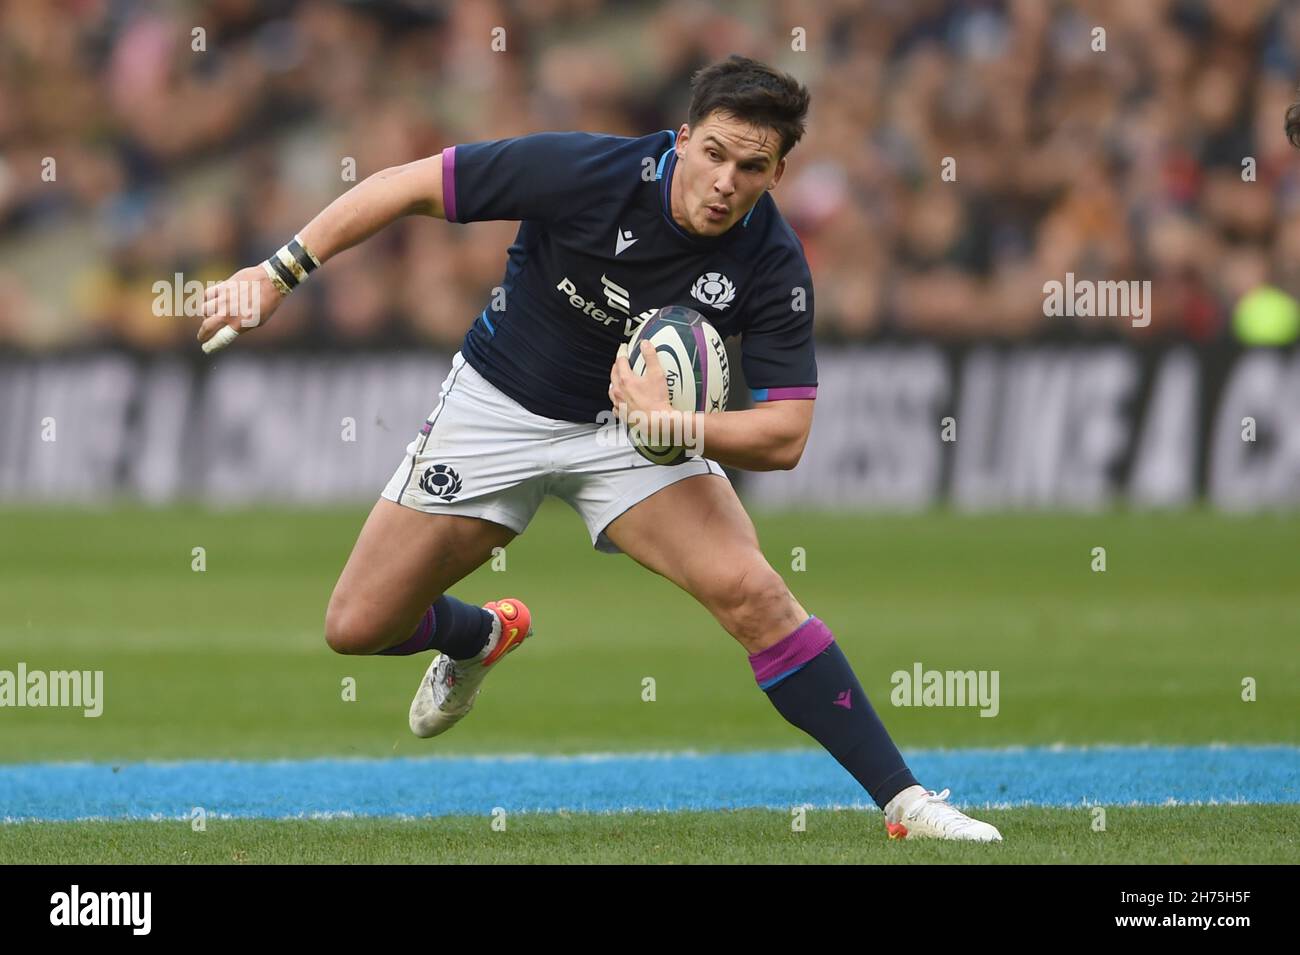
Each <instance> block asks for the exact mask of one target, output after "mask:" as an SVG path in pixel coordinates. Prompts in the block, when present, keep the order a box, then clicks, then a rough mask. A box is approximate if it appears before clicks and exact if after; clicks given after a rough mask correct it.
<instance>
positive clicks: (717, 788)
mask: <svg viewBox="0 0 1300 955" xmlns="http://www.w3.org/2000/svg"><path fill="white" fill-rule="evenodd" d="M908 763H909V765H911V767H912V769H913V771H914V772H915V773H916V775H917V777H918V778H919V779H920V780H921V782H922V783H923V784H925V785H927V786H930V787H932V788H935V789H942V788H944V787H948V788H950V789H951V790H952V796H951V797H950V798H951V801H952V802H953V803H954V804H955V805H958V806H965V807H983V808H989V807H1003V806H1018V805H1035V806H1086V805H1105V806H1119V805H1134V804H1140V805H1153V806H1158V805H1172V804H1188V803H1241V802H1246V803H1300V747H1296V746H1281V745H1269V746H1227V745H1212V746H1187V747H1182V746H1180V747H1169V746H1146V747H1130V746H1097V747H1064V746H1055V747H1026V748H1020V747H1017V748H1011V749H985V750H927V751H918V752H914V753H910V754H909V755H908ZM795 805H806V806H810V807H815V808H831V807H860V808H874V804H873V803H872V802H871V800H870V798H869V797H868V796H867V794H866V793H865V792H864V791H863V790H862V789H861V788H859V787H858V785H857V783H855V782H854V781H853V779H852V778H851V777H850V776H849V775H848V773H846V772H845V771H844V770H843V769H842V768H841V767H840V766H839V764H838V763H836V762H835V761H834V760H833V759H832V758H831V757H830V756H828V755H826V754H825V753H824V752H821V751H819V750H789V751H783V752H744V753H712V754H701V753H691V752H674V753H640V754H637V753H619V754H592V755H585V756H567V757H566V756H534V755H527V756H490V757H489V756H481V757H429V758H420V759H309V760H284V761H274V762H239V761H192V762H171V763H163V762H145V763H130V764H124V765H121V766H119V767H117V768H114V767H113V766H111V765H107V764H101V763H31V764H16V765H0V820H3V821H6V822H19V821H30V820H42V819H43V820H74V819H179V818H187V817H188V816H189V813H190V811H191V809H192V808H193V807H195V806H201V807H203V809H204V810H205V811H206V812H207V813H208V814H209V815H212V816H216V817H218V818H272V819H280V818H302V817H319V816H323V817H331V816H412V817H425V816H444V815H451V814H460V813H469V814H485V813H489V812H491V811H492V809H493V808H494V807H497V806H500V807H503V808H505V809H506V810H507V811H509V812H556V811H560V810H566V811H569V812H619V811H625V810H684V809H741V808H748V807H768V808H782V809H788V808H789V807H791V806H795Z"/></svg>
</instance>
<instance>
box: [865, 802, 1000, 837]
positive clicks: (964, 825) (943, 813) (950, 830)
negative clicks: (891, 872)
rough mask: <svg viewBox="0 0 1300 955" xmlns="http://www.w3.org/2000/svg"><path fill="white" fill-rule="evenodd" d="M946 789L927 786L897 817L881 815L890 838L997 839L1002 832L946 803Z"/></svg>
mask: <svg viewBox="0 0 1300 955" xmlns="http://www.w3.org/2000/svg"><path fill="white" fill-rule="evenodd" d="M947 799H948V790H947V789H945V790H944V791H943V792H941V793H936V792H934V791H933V790H929V789H927V790H926V791H925V792H924V793H923V794H922V795H920V796H918V797H916V799H914V800H913V801H912V802H911V804H910V805H908V807H907V809H905V810H903V812H901V813H899V816H898V819H896V820H894V821H892V822H891V821H890V820H889V818H888V817H886V818H885V831H886V832H887V833H889V838H891V839H963V840H967V841H970V842H1001V841H1002V833H1000V832H998V831H997V829H996V828H994V827H993V826H990V825H989V824H988V823H987V822H980V821H979V820H978V819H972V818H971V817H970V816H968V815H966V814H965V813H964V812H961V811H960V810H958V809H954V808H953V807H952V806H950V805H948V802H947Z"/></svg>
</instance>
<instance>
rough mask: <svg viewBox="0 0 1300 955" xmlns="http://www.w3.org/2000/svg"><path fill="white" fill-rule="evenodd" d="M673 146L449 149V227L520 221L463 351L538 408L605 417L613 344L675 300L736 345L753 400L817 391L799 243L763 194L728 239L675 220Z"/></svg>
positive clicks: (625, 140) (643, 141)
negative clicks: (497, 285)
mask: <svg viewBox="0 0 1300 955" xmlns="http://www.w3.org/2000/svg"><path fill="white" fill-rule="evenodd" d="M676 139H677V134H676V132H675V131H673V130H664V131H662V132H657V133H654V134H652V135H649V136H642V137H640V138H630V137H625V136H608V135H600V134H595V133H574V132H558V133H557V132H548V133H534V134H532V135H528V136H520V137H517V138H513V139H500V140H493V141H490V142H479V143H469V144H462V145H457V146H452V147H449V148H447V149H445V150H444V151H443V153H442V157H443V163H442V182H443V205H444V208H445V211H446V218H447V220H448V221H449V222H479V221H484V220H492V219H509V220H521V222H520V226H519V232H518V233H517V234H516V236H515V241H514V243H513V244H512V245H511V246H510V249H509V252H508V260H507V264H506V272H505V278H504V279H503V280H502V283H501V290H500V291H499V292H497V293H495V294H494V296H493V298H492V300H491V301H490V302H489V304H488V306H487V307H486V308H484V309H483V312H482V313H481V314H480V315H479V317H478V319H477V320H476V321H475V322H474V325H473V327H471V328H470V330H469V333H468V334H467V335H466V336H465V341H464V343H463V345H462V346H461V351H462V353H463V354H464V356H465V360H466V361H467V362H468V363H469V364H470V365H471V366H472V367H473V368H474V369H475V370H477V371H478V372H479V373H480V374H481V375H483V377H484V378H486V379H487V380H488V381H490V382H492V384H493V385H495V386H496V387H497V388H498V389H500V390H501V391H502V392H504V393H505V394H507V395H509V396H510V397H511V398H513V399H514V400H515V401H517V402H519V404H521V405H523V406H524V407H525V408H527V409H528V410H529V411H532V412H533V413H534V414H539V415H543V416H545V417H548V418H559V419H563V420H567V421H584V422H588V421H589V422H594V421H596V420H598V416H599V415H600V414H601V412H607V411H609V410H610V403H609V372H610V366H611V365H612V364H613V362H614V358H615V356H616V354H617V352H618V346H619V345H621V344H623V343H624V342H626V341H627V340H628V339H629V338H630V337H631V336H632V334H633V332H634V331H635V330H636V328H637V326H638V325H639V323H640V322H642V321H644V320H645V319H646V317H648V316H649V315H650V314H651V313H653V312H654V311H655V309H658V308H662V307H664V306H668V305H684V306H686V307H688V308H693V309H695V310H696V311H698V312H699V313H700V314H702V315H703V316H704V317H705V318H707V319H708V320H709V321H710V322H712V323H713V325H714V327H716V328H717V329H718V331H719V333H721V335H722V336H723V338H729V337H731V336H733V335H740V336H741V362H742V365H743V367H744V370H745V380H746V382H747V384H748V385H749V387H750V388H751V390H752V391H753V394H754V398H755V400H757V401H774V400H779V399H783V398H813V397H815V396H816V392H817V363H816V359H815V357H814V354H813V337H812V323H813V291H812V278H811V275H810V274H809V271H808V263H807V261H806V260H805V258H804V254H803V246H802V245H801V244H800V242H799V239H798V237H797V236H796V235H795V234H794V231H793V230H792V229H791V228H790V226H789V225H788V224H787V223H786V222H785V220H784V219H783V218H782V217H781V214H780V212H779V211H778V210H777V208H776V203H775V202H774V201H773V200H772V197H771V195H770V194H769V193H766V192H765V193H764V194H763V196H762V197H761V198H760V199H759V200H758V202H757V203H756V204H755V205H754V207H753V208H752V209H751V210H750V211H749V213H748V214H747V215H745V216H744V217H743V218H742V219H741V220H739V221H737V222H736V224H735V225H734V226H732V227H731V228H730V229H729V230H727V232H725V233H723V234H722V235H719V236H714V237H701V236H696V235H692V234H690V233H688V232H686V231H685V230H684V229H682V228H681V227H680V226H679V225H677V223H676V222H674V221H673V218H672V213H671V211H670V205H669V188H670V186H671V184H672V177H673V170H674V168H675V167H676V163H677V153H676V151H675V149H674V144H675V142H676Z"/></svg>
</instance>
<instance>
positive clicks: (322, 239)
mask: <svg viewBox="0 0 1300 955" xmlns="http://www.w3.org/2000/svg"><path fill="white" fill-rule="evenodd" d="M417 214H418V215H429V216H437V217H439V218H441V217H442V216H443V205H442V157H441V154H439V155H435V156H430V157H429V158H427V159H421V160H419V161H417V162H412V163H407V164H406V165H404V166H393V167H390V168H388V169H383V170H381V171H379V172H377V173H375V174H374V175H373V176H370V177H369V178H367V179H364V180H362V181H361V182H359V183H357V185H355V186H354V187H353V188H351V189H349V190H348V191H347V192H345V193H344V194H343V195H341V196H339V197H338V198H337V199H335V200H334V201H333V202H331V203H330V204H329V205H328V206H326V207H325V208H324V210H322V211H321V213H320V214H319V215H317V216H316V218H314V219H312V220H311V222H309V223H308V224H307V225H306V227H305V228H303V230H302V231H301V232H299V233H298V234H299V235H300V236H301V237H302V242H303V245H304V246H306V247H307V248H308V249H311V251H312V253H313V254H314V255H315V256H316V257H317V258H318V259H320V261H321V262H325V261H326V260H327V259H329V258H331V257H333V256H335V255H337V254H338V253H340V252H342V251H344V250H345V249H350V248H352V246H354V245H357V244H359V243H361V242H364V241H365V240H366V239H368V238H370V236H372V235H374V234H375V233H376V232H378V231H379V230H380V229H382V228H384V226H386V225H388V224H390V223H392V222H394V221H395V220H397V219H399V218H401V217H402V216H406V215H417Z"/></svg>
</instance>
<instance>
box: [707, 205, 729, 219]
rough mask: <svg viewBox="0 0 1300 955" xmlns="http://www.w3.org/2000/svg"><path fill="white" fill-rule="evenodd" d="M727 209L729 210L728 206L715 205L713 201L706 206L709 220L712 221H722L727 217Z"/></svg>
mask: <svg viewBox="0 0 1300 955" xmlns="http://www.w3.org/2000/svg"><path fill="white" fill-rule="evenodd" d="M727 211H728V210H727V207H726V206H717V205H713V204H712V203H710V204H709V205H707V206H705V207H704V212H705V214H706V215H707V216H708V217H709V220H710V221H712V222H720V221H721V220H723V219H725V218H727Z"/></svg>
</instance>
